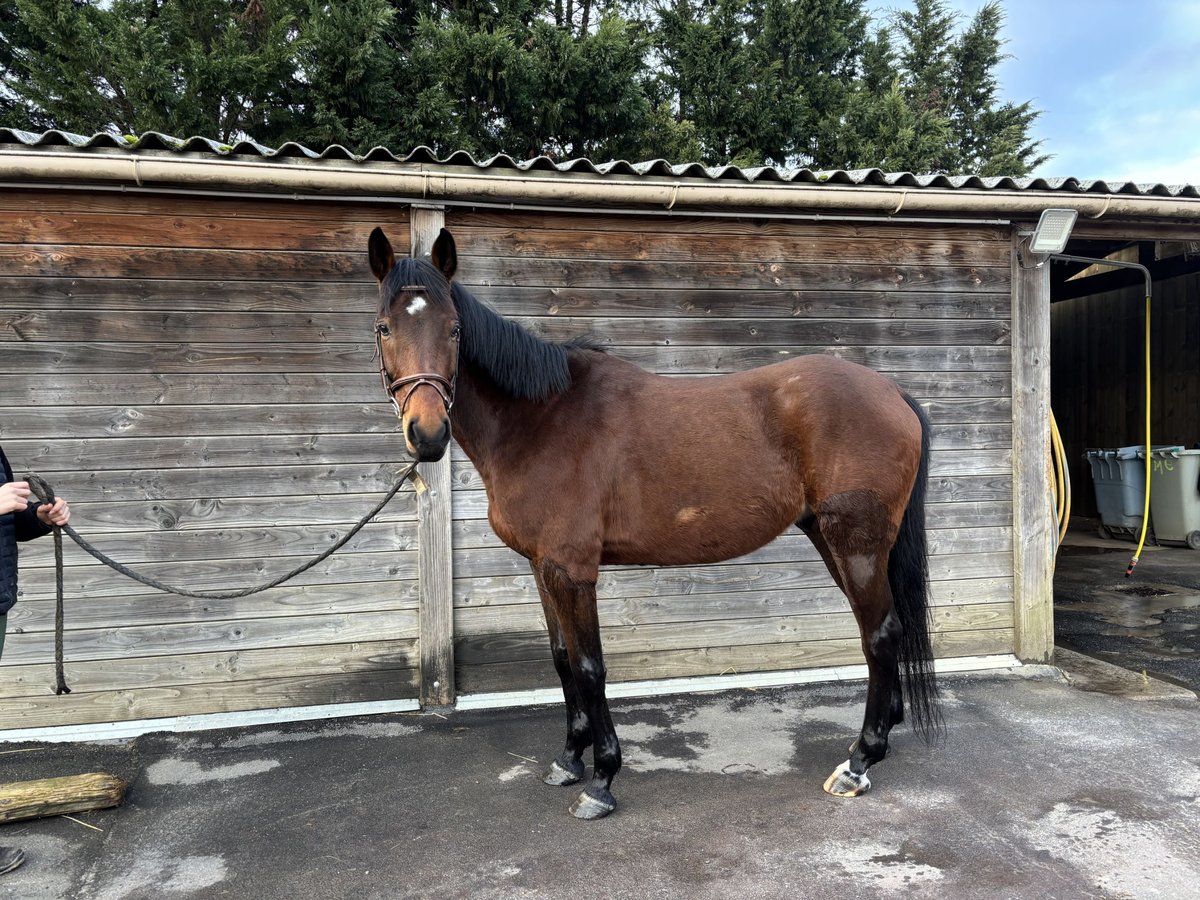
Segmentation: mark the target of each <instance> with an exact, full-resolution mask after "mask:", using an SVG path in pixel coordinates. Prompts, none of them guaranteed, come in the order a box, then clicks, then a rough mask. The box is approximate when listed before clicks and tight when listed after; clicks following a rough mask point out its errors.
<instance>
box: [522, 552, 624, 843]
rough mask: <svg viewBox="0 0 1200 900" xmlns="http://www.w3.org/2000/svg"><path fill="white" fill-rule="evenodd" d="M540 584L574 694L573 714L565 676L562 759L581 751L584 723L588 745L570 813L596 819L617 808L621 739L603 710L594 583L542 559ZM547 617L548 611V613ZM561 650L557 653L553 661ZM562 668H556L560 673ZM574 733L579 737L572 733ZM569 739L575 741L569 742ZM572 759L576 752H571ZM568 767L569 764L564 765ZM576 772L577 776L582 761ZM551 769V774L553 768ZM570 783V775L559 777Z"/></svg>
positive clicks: (598, 621) (601, 670) (603, 698)
mask: <svg viewBox="0 0 1200 900" xmlns="http://www.w3.org/2000/svg"><path fill="white" fill-rule="evenodd" d="M538 568H539V572H538V575H539V585H540V586H541V588H542V589H543V590H544V591H545V595H546V596H547V597H549V601H550V602H549V605H550V606H552V607H553V610H554V615H555V618H556V619H557V622H558V626H559V630H560V633H561V636H562V644H563V646H564V647H565V649H566V662H567V668H568V669H569V672H570V678H571V681H570V683H571V685H573V686H574V690H575V697H576V699H577V704H578V705H577V706H576V714H575V715H573V714H572V712H571V699H570V694H569V689H568V688H567V681H566V678H565V677H564V678H563V684H564V692H565V693H567V695H568V700H567V715H568V717H569V719H568V735H567V748H566V749H565V750H564V751H563V756H562V757H560V758H559V764H560V765H561V764H562V763H563V761H564V758H566V761H568V762H569V761H570V760H571V758H572V755H573V754H582V752H583V748H584V747H586V746H587V745H586V744H581V743H579V741H580V740H582V739H583V738H582V735H583V731H582V729H583V727H584V725H585V723H586V726H587V728H588V729H589V731H590V735H589V737H590V742H591V745H592V779H591V781H590V782H589V783H588V786H587V787H586V788H584V790H583V793H581V794H580V795H579V796H578V797H577V798H576V800H575V802H574V803H572V804H571V815H573V816H575V818H577V819H599V818H601V817H603V816H607V815H608V814H609V813H610V812H612V811H613V809H615V808H616V805H617V801H616V800H615V799H613V795H612V791H611V788H612V781H613V778H615V777H616V775H617V772H618V771H619V770H620V768H621V745H620V744H619V743H618V742H617V732H616V729H615V728H613V723H612V716H611V715H610V714H609V711H608V700H607V699H606V698H605V694H604V682H605V669H604V654H603V653H602V651H601V648H600V619H599V617H598V615H597V612H596V583H595V582H594V581H590V582H582V581H576V580H574V579H572V578H571V577H570V576H568V575H567V573H566V572H565V571H564V570H563V569H562V568H560V567H559V566H557V565H554V564H553V563H542V564H541V565H540V566H539V567H538ZM547 618H549V616H547ZM560 658H561V655H560V654H557V653H556V659H555V664H556V665H558V664H559V663H558V660H559V659H560ZM562 672H563V670H560V675H562ZM575 735H578V737H574V738H573V736H575ZM573 740H574V743H573ZM575 758H576V759H577V757H575ZM563 768H565V769H567V771H568V773H570V772H571V771H572V770H571V769H569V768H567V767H566V766H564V767H563ZM577 771H579V774H580V775H581V776H582V762H580V769H579V770H577ZM551 774H554V771H553V768H552V769H551ZM563 783H566V784H570V783H571V782H570V781H567V782H563Z"/></svg>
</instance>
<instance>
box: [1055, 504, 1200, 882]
mask: <svg viewBox="0 0 1200 900" xmlns="http://www.w3.org/2000/svg"><path fill="white" fill-rule="evenodd" d="M1136 546H1137V545H1136V544H1135V543H1134V542H1132V541H1129V540H1120V539H1108V538H1101V537H1099V521H1098V520H1083V519H1081V520H1078V521H1076V522H1073V527H1072V529H1071V532H1070V533H1069V534H1068V536H1067V540H1066V541H1064V543H1063V546H1062V548H1061V549H1060V550H1059V555H1058V564H1057V568H1056V571H1055V577H1054V613H1055V614H1054V625H1055V642H1056V643H1057V644H1058V645H1059V646H1063V647H1067V648H1069V649H1072V650H1077V651H1079V652H1081V653H1086V654H1088V655H1090V656H1095V657H1097V658H1099V659H1102V660H1105V661H1108V662H1111V663H1114V664H1116V665H1119V666H1122V667H1124V668H1127V669H1131V670H1133V671H1135V672H1143V671H1144V672H1146V673H1148V674H1149V675H1152V676H1155V677H1158V678H1163V679H1166V680H1169V681H1173V682H1175V683H1177V684H1182V685H1186V686H1187V687H1190V688H1191V689H1192V690H1194V691H1200V551H1196V550H1189V549H1187V548H1186V547H1178V546H1161V547H1159V546H1154V545H1153V544H1150V545H1148V546H1146V547H1145V548H1144V549H1143V551H1142V555H1141V557H1140V558H1139V560H1138V564H1137V567H1136V568H1135V569H1134V570H1133V575H1132V576H1131V577H1129V578H1126V577H1125V569H1126V567H1127V566H1128V565H1129V560H1130V557H1131V556H1132V555H1133V551H1134V550H1135V549H1136ZM1197 895H1198V896H1200V890H1198V891H1197Z"/></svg>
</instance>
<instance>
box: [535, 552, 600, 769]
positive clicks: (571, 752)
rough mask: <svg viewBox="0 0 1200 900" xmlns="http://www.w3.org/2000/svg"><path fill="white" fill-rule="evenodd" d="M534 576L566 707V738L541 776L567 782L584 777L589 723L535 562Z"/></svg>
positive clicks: (553, 604) (561, 633)
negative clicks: (554, 758)
mask: <svg viewBox="0 0 1200 900" xmlns="http://www.w3.org/2000/svg"><path fill="white" fill-rule="evenodd" d="M532 569H533V580H534V581H535V582H536V583H537V588H538V594H539V595H540V596H541V598H542V612H543V613H544V614H545V616H546V629H547V630H548V631H549V633H550V653H551V655H552V657H553V658H554V670H555V671H556V672H558V678H559V680H560V681H561V682H562V689H563V701H564V702H565V704H566V708H567V742H566V745H565V746H564V747H563V751H562V753H560V754H559V756H558V759H556V760H554V762H552V763H550V771H549V772H547V773H546V776H545V777H544V778H543V779H542V781H544V782H545V783H546V784H551V785H558V786H561V785H567V784H576V783H577V782H579V781H582V780H583V776H584V773H585V770H586V767H585V766H584V764H583V751H584V750H586V749H587V748H588V747H590V746H591V743H592V726H591V725H590V724H589V722H588V716H587V713H586V712H585V711H584V709H583V706H582V704H581V703H580V700H579V690H578V688H576V686H575V676H574V675H572V674H571V661H570V658H569V657H568V654H567V640H566V637H565V636H564V635H563V630H562V625H561V624H559V621H558V610H557V608H556V606H555V602H554V597H553V596H552V595H551V594H550V591H549V590H548V589H547V587H546V583H545V581H544V580H543V579H542V574H541V571H540V569H539V568H538V566H532Z"/></svg>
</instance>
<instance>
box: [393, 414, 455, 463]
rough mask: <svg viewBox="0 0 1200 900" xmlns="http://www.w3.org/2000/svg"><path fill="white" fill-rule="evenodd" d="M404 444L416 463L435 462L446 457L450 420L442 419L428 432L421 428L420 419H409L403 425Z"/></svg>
mask: <svg viewBox="0 0 1200 900" xmlns="http://www.w3.org/2000/svg"><path fill="white" fill-rule="evenodd" d="M404 443H405V445H406V446H407V447H408V452H409V453H411V454H412V456H413V458H414V459H415V460H417V462H437V461H438V460H439V459H441V458H442V457H443V456H445V455H446V448H447V447H448V446H449V445H450V419H449V417H447V418H445V419H442V420H441V422H440V423H439V424H438V425H435V426H434V428H433V429H432V430H430V431H427V430H426V429H425V428H423V427H422V423H421V421H420V419H418V418H417V417H415V416H414V417H413V418H410V419H409V420H408V422H407V423H406V424H405V425H404Z"/></svg>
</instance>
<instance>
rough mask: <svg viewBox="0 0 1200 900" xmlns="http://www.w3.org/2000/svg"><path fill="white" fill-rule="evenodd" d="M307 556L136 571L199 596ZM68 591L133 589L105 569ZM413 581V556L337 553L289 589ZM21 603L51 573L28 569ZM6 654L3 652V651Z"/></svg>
mask: <svg viewBox="0 0 1200 900" xmlns="http://www.w3.org/2000/svg"><path fill="white" fill-rule="evenodd" d="M306 560H307V557H300V558H296V559H270V560H258V559H244V560H236V561H229V560H215V561H214V560H204V561H201V562H190V563H169V562H154V563H142V564H140V565H138V566H137V571H138V572H140V573H141V574H142V575H146V576H149V577H151V578H154V579H156V580H158V581H161V582H163V583H165V584H168V585H170V586H172V587H180V588H187V589H190V590H193V591H201V592H219V591H238V590H241V589H242V588H248V587H253V586H255V585H259V584H262V583H264V582H267V581H270V580H271V579H273V578H275V577H276V576H279V575H283V574H285V573H287V572H288V571H290V570H291V569H293V568H295V567H296V566H298V565H299V564H300V563H301V562H304V561H306ZM69 576H70V580H69V582H68V585H67V588H66V590H68V591H69V592H70V593H71V595H72V596H73V597H77V598H90V597H112V596H120V595H122V594H127V593H129V592H130V591H131V590H135V588H134V587H133V585H134V584H135V583H136V582H132V581H130V580H129V579H128V578H126V577H125V576H124V575H120V574H118V573H116V572H114V571H112V570H111V569H109V568H107V567H105V566H78V567H75V566H72V567H71V570H70V573H69ZM416 577H417V554H416V553H413V552H405V553H355V554H353V555H349V556H346V555H343V554H335V555H333V556H331V557H330V558H329V559H327V560H326V561H325V562H323V563H321V564H320V565H317V566H314V567H313V568H311V569H309V570H308V571H307V572H305V573H304V574H302V575H298V576H296V577H295V578H294V579H293V580H292V581H289V582H288V584H289V585H294V586H297V587H299V586H301V585H307V584H352V583H376V584H379V583H393V582H396V581H406V580H409V579H415V578H416ZM19 596H20V597H22V598H29V599H31V600H38V599H43V600H44V599H47V598H49V597H53V596H54V572H53V570H51V569H30V570H29V571H28V572H27V573H25V574H24V575H23V576H22V579H21V593H20V595H19ZM5 652H6V653H7V649H6V650H5Z"/></svg>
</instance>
